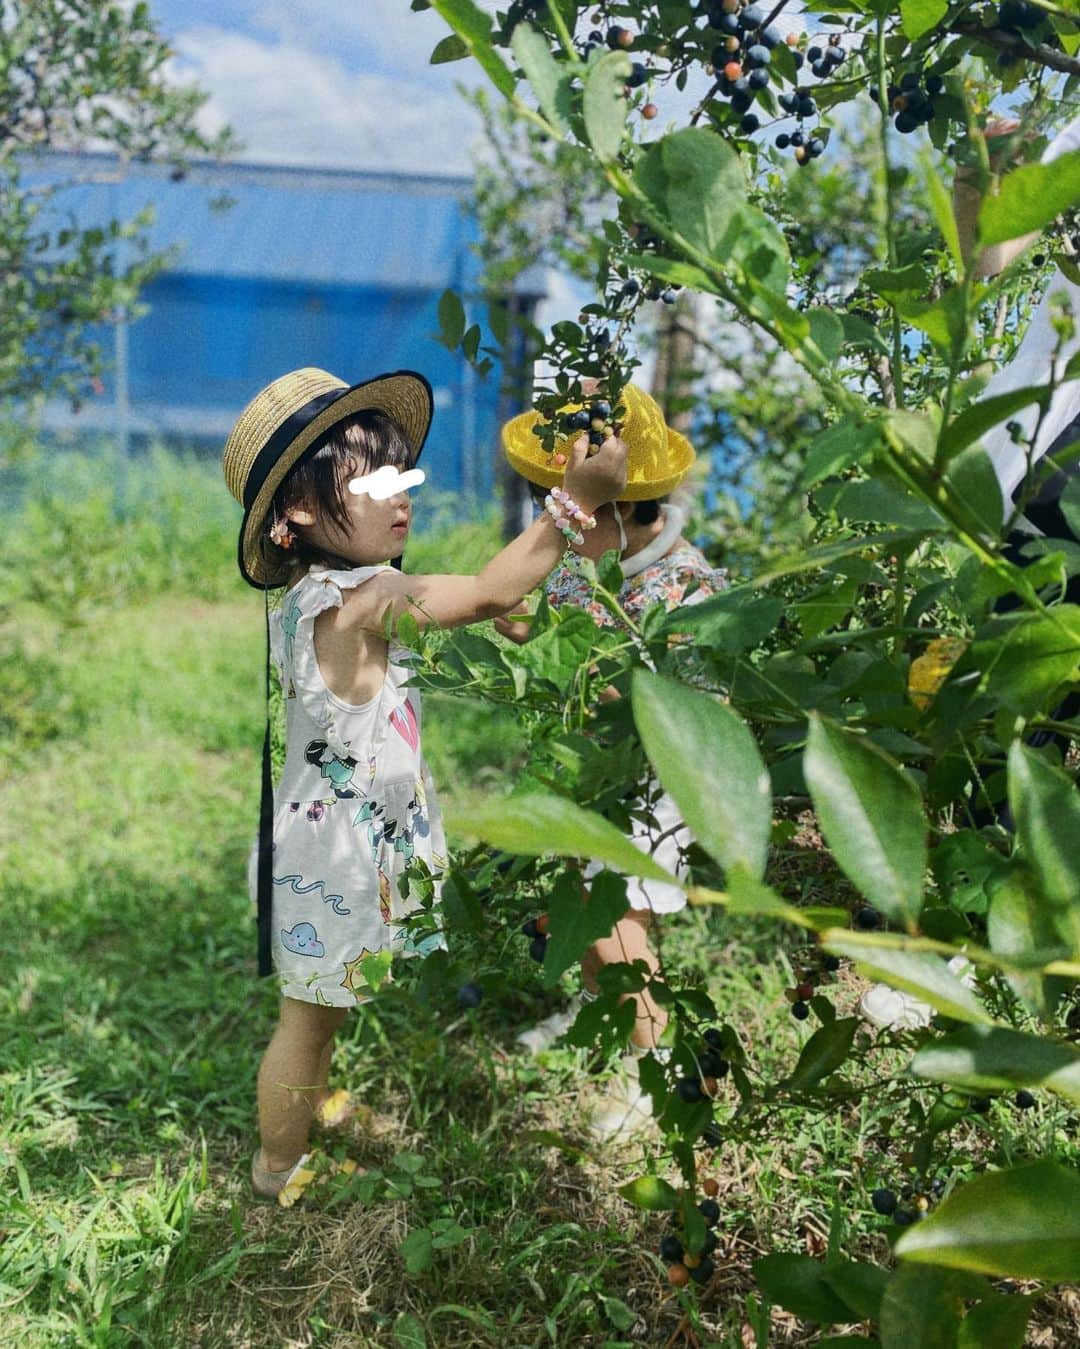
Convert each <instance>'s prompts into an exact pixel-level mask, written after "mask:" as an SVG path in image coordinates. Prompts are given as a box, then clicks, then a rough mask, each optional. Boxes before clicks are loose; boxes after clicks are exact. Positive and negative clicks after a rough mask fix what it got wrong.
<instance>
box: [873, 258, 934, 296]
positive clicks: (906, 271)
mask: <svg viewBox="0 0 1080 1349" xmlns="http://www.w3.org/2000/svg"><path fill="white" fill-rule="evenodd" d="M862 281H863V284H864V285H866V286H869V287H870V289H871V290H872V291H874V292H875V293H876V294H877V295H880V296H881V298H882V299H883V300H888V301H889V302H890V303H895V302H896V300H897V299H898V298H899V297H900V296H905V295H925V294H926V291H927V288H928V287H929V285H930V278H929V276H928V275H927V272H926V268H925V267H921V266H920V265H919V264H918V263H917V262H913V263H911V264H910V266H908V267H896V268H894V269H893V270H892V271H889V270H886V269H884V268H878V269H875V270H873V271H869V272H864V273H863V277H862Z"/></svg>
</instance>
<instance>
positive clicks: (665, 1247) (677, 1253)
mask: <svg viewBox="0 0 1080 1349" xmlns="http://www.w3.org/2000/svg"><path fill="white" fill-rule="evenodd" d="M660 1254H661V1256H662V1257H663V1258H664V1259H665V1260H667V1261H669V1262H670V1263H671V1264H673V1265H675V1264H678V1262H679V1261H680V1260H681V1259H682V1258H683V1244H682V1242H681V1241H680V1240H679V1238H678V1237H670V1236H669V1237H664V1238H663V1240H662V1241H661V1242H660Z"/></svg>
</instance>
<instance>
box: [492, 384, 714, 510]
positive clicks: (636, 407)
mask: <svg viewBox="0 0 1080 1349" xmlns="http://www.w3.org/2000/svg"><path fill="white" fill-rule="evenodd" d="M590 401H591V400H590ZM620 402H621V404H622V406H623V407H624V408H625V409H626V415H625V417H624V418H623V421H622V429H621V430H620V432H619V435H620V436H621V438H622V440H623V441H624V443H625V444H626V450H627V454H626V488H625V489H624V490H623V491H622V492H620V493H619V500H620V501H651V500H653V499H654V498H655V497H663V496H667V494H668V493H669V492H672V491H674V490H675V488H676V487H678V485H679V483H681V482H682V480H683V479H684V478H685V477H686V475H687V473H689V471H690V466H691V464H693V462H694V459H695V458H696V457H697V456H696V455H695V453H694V447H693V446H692V445H691V444H690V442H689V441H688V440H687V439H686V437H685V436H684V435H680V433H679V432H678V431H675V430H673V429H672V428H671V427H670V426H668V425H667V423H666V422H665V421H664V414H663V412H662V410H661V408H660V404H659V403H657V401H656V400H655V399H654V398H650V397H649V395H648V394H647V393H646V392H645V390H644V389H639V388H638V387H637V385H636V384H628V385H627V386H626V388H625V389H623V391H622V395H621V397H620ZM582 406H587V404H581V403H570V404H567V406H566V407H565V408H561V409H560V411H559V415H560V416H562V415H563V414H565V413H569V412H576V411H577V410H578V409H579V408H580V407H582ZM542 420H543V419H542V418H541V417H539V416H538V415H537V413H535V412H523V413H522V414H521V415H520V416H519V417H512V418H511V419H510V421H508V422H507V423H506V425H505V426H504V427H503V429H502V443H503V450H504V451H505V452H506V457H507V459H508V460H509V461H510V463H511V465H512V466H513V468H515V469H516V470H517V472H518V473H520V474H521V476H522V477H523V478H527V479H528V481H529V482H534V483H536V484H537V485H538V486H540V487H557V486H558V485H559V484H560V483H561V482H562V480H563V474H564V473H565V471H566V470H565V468H563V467H560V466H559V465H557V464H555V463H553V462H552V457H551V455H550V454H548V453H547V451H546V450H545V449H544V447H543V445H542V444H541V442H540V439H539V437H538V436H537V435H535V434H534V431H533V428H534V427H537V426H539V425H540V424H541V422H542ZM573 438H574V433H573V432H571V440H572V439H573Z"/></svg>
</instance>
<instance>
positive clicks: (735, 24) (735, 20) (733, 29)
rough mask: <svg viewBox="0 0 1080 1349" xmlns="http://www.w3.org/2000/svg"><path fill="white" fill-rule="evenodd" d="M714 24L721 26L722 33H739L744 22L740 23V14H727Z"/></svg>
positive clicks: (717, 26)
mask: <svg viewBox="0 0 1080 1349" xmlns="http://www.w3.org/2000/svg"><path fill="white" fill-rule="evenodd" d="M713 26H714V27H716V28H719V29H720V31H721V33H729V34H730V33H738V32H740V31H741V30H742V24H741V23H739V16H738V15H737V14H725V15H724V17H723V18H722V19H721V20H720V22H719V23H718V24H714V25H713ZM713 64H714V65H715V64H716V63H715V62H713Z"/></svg>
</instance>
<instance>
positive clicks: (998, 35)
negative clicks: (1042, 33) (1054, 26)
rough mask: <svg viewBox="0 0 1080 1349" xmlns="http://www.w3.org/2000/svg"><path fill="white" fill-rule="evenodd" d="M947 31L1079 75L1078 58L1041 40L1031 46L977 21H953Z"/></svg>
mask: <svg viewBox="0 0 1080 1349" xmlns="http://www.w3.org/2000/svg"><path fill="white" fill-rule="evenodd" d="M949 32H950V33H956V34H958V35H959V36H960V37H971V38H977V39H978V40H979V41H980V42H985V43H986V44H987V45H988V46H990V47H996V48H997V49H998V51H1003V52H1011V53H1013V54H1014V55H1016V56H1022V57H1023V58H1024V60H1025V61H1031V62H1033V63H1034V64H1035V65H1041V66H1047V67H1049V69H1050V70H1060V71H1061V73H1062V74H1063V75H1080V60H1078V59H1077V58H1076V57H1075V56H1066V55H1065V53H1064V52H1059V51H1057V50H1056V49H1055V48H1053V47H1048V46H1046V44H1045V43H1042V42H1040V43H1036V44H1035V45H1034V46H1031V45H1029V44H1028V43H1027V42H1025V41H1024V39H1023V38H1021V37H1017V36H1016V35H1015V34H1013V33H1006V32H1005V31H1004V30H1002V29H1001V28H983V27H982V25H981V24H977V23H954V24H953V25H952V26H951V27H950V28H949Z"/></svg>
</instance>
